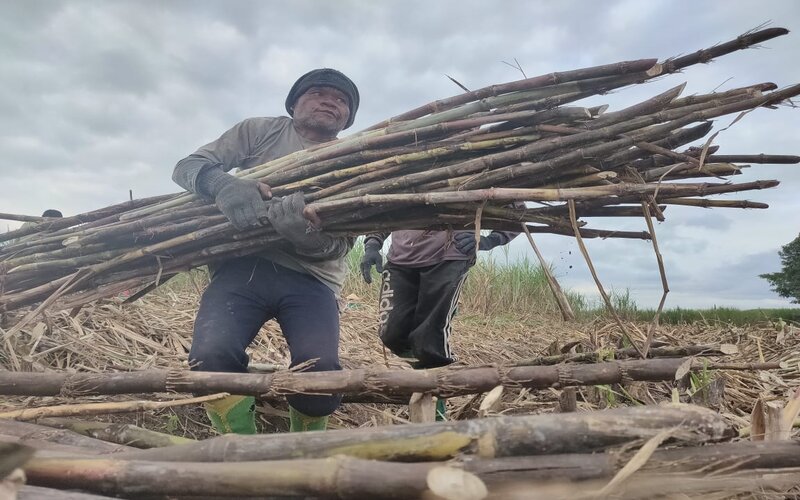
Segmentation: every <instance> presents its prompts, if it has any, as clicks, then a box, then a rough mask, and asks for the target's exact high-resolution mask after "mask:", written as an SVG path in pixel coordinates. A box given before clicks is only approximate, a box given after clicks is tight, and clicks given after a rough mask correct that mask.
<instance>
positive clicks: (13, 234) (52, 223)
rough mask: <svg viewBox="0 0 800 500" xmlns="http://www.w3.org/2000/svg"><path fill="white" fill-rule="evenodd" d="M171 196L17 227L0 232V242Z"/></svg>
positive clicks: (60, 227) (121, 204)
mask: <svg viewBox="0 0 800 500" xmlns="http://www.w3.org/2000/svg"><path fill="white" fill-rule="evenodd" d="M172 196H174V195H163V196H153V197H151V198H142V199H138V200H131V201H126V202H123V203H119V204H117V205H111V206H109V207H104V208H101V209H98V210H93V211H91V212H87V213H85V214H80V215H75V216H72V217H62V218H56V219H47V220H46V221H45V222H42V223H39V224H37V225H36V226H31V227H28V228H25V229H17V230H16V231H9V232H7V233H4V234H0V243H2V242H4V241H9V240H13V239H16V238H21V237H23V236H28V235H30V234H34V233H37V232H40V231H55V230H57V229H63V228H67V227H70V226H73V225H75V224H80V223H84V222H92V221H95V220H98V219H102V218H105V217H109V216H111V215H115V214H119V213H121V212H124V211H126V210H130V209H132V208H138V207H143V206H147V205H152V204H155V203H158V202H159V201H162V200H166V199H168V198H170V197H172Z"/></svg>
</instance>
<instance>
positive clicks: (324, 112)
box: [293, 87, 350, 135]
mask: <svg viewBox="0 0 800 500" xmlns="http://www.w3.org/2000/svg"><path fill="white" fill-rule="evenodd" d="M293 117H294V120H295V121H296V122H297V123H298V125H300V126H301V127H305V128H309V129H314V130H319V131H321V132H326V133H329V134H332V135H336V134H338V133H339V132H341V131H342V129H344V126H345V125H346V124H347V120H348V118H350V107H349V106H348V101H347V95H346V94H345V93H344V92H342V91H341V90H338V89H335V88H333V87H311V88H309V89H308V90H306V92H305V93H304V94H303V95H301V96H300V97H299V98H297V102H295V104H294V112H293Z"/></svg>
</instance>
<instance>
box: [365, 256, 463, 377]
mask: <svg viewBox="0 0 800 500" xmlns="http://www.w3.org/2000/svg"><path fill="white" fill-rule="evenodd" d="M469 266H470V263H469V262H468V261H444V262H441V263H439V264H436V265H433V266H426V267H403V266H398V265H395V264H392V263H391V262H390V263H388V264H387V265H386V269H385V271H384V272H383V279H382V282H381V298H380V303H379V316H380V326H379V330H380V337H381V341H383V344H384V345H385V346H386V347H388V348H389V349H390V350H391V351H392V352H393V353H395V354H397V355H400V356H404V355H407V354H408V353H409V352H410V353H411V354H413V356H414V357H415V358H416V359H417V360H418V362H417V363H416V364H415V367H417V368H435V367H437V366H444V365H448V364H450V363H453V362H454V361H455V357H454V356H453V355H452V354H451V353H450V343H449V340H450V331H451V329H452V320H453V316H455V313H456V309H457V307H458V297H459V295H460V293H461V288H462V286H463V285H464V281H465V280H466V278H467V271H468V270H469Z"/></svg>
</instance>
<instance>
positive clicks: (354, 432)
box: [118, 405, 733, 462]
mask: <svg viewBox="0 0 800 500" xmlns="http://www.w3.org/2000/svg"><path fill="white" fill-rule="evenodd" d="M673 426H674V427H676V434H675V439H676V440H677V441H678V442H683V443H700V442H707V441H718V440H721V439H725V438H726V437H728V436H730V435H732V433H733V430H732V429H731V428H730V427H729V425H728V424H727V423H725V422H724V420H723V419H722V417H720V416H719V415H717V414H716V413H715V412H713V411H711V410H708V409H705V408H700V407H696V406H691V405H678V406H675V405H672V406H661V407H657V406H642V407H635V408H616V409H613V410H602V411H593V412H584V413H573V414H547V415H526V416H513V417H508V416H504V417H496V418H482V419H476V420H460V421H453V422H438V423H432V424H409V425H402V426H385V427H374V428H365V429H344V430H336V431H328V432H320V433H308V434H305V435H300V436H298V435H293V434H282V435H259V436H250V437H249V438H244V437H242V436H234V435H228V436H222V437H218V438H212V439H209V440H205V441H201V442H198V443H192V444H188V445H181V446H170V447H168V448H162V449H154V450H136V451H131V452H125V453H121V454H119V455H118V456H119V457H120V458H124V459H126V460H152V459H154V458H155V457H158V460H163V461H198V462H206V461H223V460H224V461H244V460H276V459H284V458H321V457H329V456H334V455H337V454H345V455H349V456H353V457H358V458H367V459H376V460H393V461H394V460H398V461H410V460H416V461H436V460H447V459H450V458H453V457H455V456H459V455H476V456H480V457H485V458H490V457H496V458H499V457H508V456H520V455H531V454H556V453H569V452H572V451H581V452H588V451H599V450H602V449H606V448H608V447H610V446H616V445H619V444H622V443H626V442H631V441H634V440H636V439H646V438H648V437H652V436H654V435H655V434H656V433H658V432H659V431H660V430H662V429H665V428H671V427H673Z"/></svg>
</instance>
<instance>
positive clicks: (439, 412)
mask: <svg viewBox="0 0 800 500" xmlns="http://www.w3.org/2000/svg"><path fill="white" fill-rule="evenodd" d="M446 420H447V405H446V404H445V403H444V399H442V398H437V399H436V421H437V422H444V421H446Z"/></svg>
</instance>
